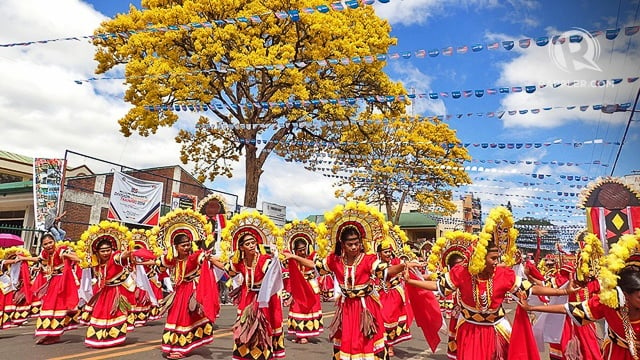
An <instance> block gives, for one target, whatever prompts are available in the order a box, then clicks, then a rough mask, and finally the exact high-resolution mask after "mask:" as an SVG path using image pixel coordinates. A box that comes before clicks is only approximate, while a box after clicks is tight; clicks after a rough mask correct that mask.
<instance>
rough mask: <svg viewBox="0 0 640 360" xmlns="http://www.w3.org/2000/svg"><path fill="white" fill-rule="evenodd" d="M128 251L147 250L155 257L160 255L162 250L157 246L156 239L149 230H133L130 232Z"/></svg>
mask: <svg viewBox="0 0 640 360" xmlns="http://www.w3.org/2000/svg"><path fill="white" fill-rule="evenodd" d="M129 249H130V250H136V249H147V250H149V251H151V252H153V253H154V254H155V255H156V256H160V255H162V252H163V250H162V248H161V247H160V246H158V237H157V236H156V235H154V234H153V231H151V230H145V229H133V230H131V241H129Z"/></svg>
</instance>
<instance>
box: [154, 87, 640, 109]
mask: <svg viewBox="0 0 640 360" xmlns="http://www.w3.org/2000/svg"><path fill="white" fill-rule="evenodd" d="M639 78H640V77H633V78H627V82H628V83H633V82H635V81H637V80H638V79H639ZM597 81H600V82H604V83H610V84H612V86H615V85H618V84H620V83H621V82H623V81H624V79H622V78H615V79H604V80H597ZM571 83H573V81H569V82H566V83H558V86H553V87H547V86H546V84H541V85H538V86H536V85H526V86H511V87H500V88H490V89H486V91H485V89H479V90H462V91H461V90H455V91H451V92H450V93H451V98H453V99H459V98H461V97H463V98H470V97H471V96H473V95H475V97H477V98H480V97H483V96H484V94H485V93H486V94H487V95H496V94H500V95H506V94H510V93H521V92H522V91H523V89H524V91H525V93H527V94H533V93H534V92H535V91H536V89H538V88H540V89H543V88H552V89H557V88H560V86H562V85H563V84H565V85H567V86H570V85H569V84H571ZM571 88H573V87H571ZM440 97H442V98H448V97H449V92H430V93H420V94H406V95H367V96H361V97H349V98H328V99H310V100H287V101H262V102H245V103H229V104H222V103H221V102H219V101H215V102H213V103H211V104H207V103H203V102H184V103H183V102H178V103H175V104H173V105H166V104H160V105H145V106H144V107H143V108H144V109H145V110H147V111H191V112H201V111H205V112H206V111H208V110H211V111H214V110H229V111H230V110H234V111H238V110H254V109H285V108H286V109H301V108H309V107H316V106H322V105H339V106H346V107H352V106H357V105H358V103H367V104H372V103H393V102H401V103H406V102H409V101H410V100H412V99H427V100H437V99H439V98H440ZM288 98H289V99H294V98H295V95H294V94H290V95H289V96H288ZM607 106H615V108H612V109H611V110H612V111H611V112H617V111H627V110H629V109H630V108H631V103H630V102H628V103H622V104H594V105H570V106H566V107H562V108H566V109H567V110H573V109H576V108H578V109H580V110H581V111H586V110H588V109H589V108H590V107H591V108H592V109H593V110H601V111H604V112H607V111H608V110H609V109H607V108H606V107H607ZM553 108H558V107H543V108H535V109H531V110H529V109H521V110H506V111H505V112H507V113H508V114H509V115H516V114H520V115H524V114H527V113H529V111H531V113H532V114H538V113H540V111H541V110H551V109H553ZM603 108H604V109H603ZM505 112H501V113H500V112H498V114H497V115H496V112H493V113H492V114H493V115H490V113H487V117H492V116H497V117H502V115H504V113H505ZM470 114H473V113H470ZM476 115H477V113H476ZM444 116H445V115H443V118H444ZM462 116H464V114H461V115H460V116H459V117H462ZM480 116H482V115H480Z"/></svg>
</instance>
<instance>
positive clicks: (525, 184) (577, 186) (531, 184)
mask: <svg viewBox="0 0 640 360" xmlns="http://www.w3.org/2000/svg"><path fill="white" fill-rule="evenodd" d="M565 178H566V176H565ZM472 180H478V181H495V182H501V183H516V184H521V185H524V186H540V185H551V186H556V185H560V184H562V182H560V181H555V182H552V183H550V182H544V181H542V182H540V181H539V182H525V181H510V180H502V179H490V178H485V177H477V176H476V177H473V178H472ZM568 180H573V175H571V179H568ZM568 186H569V187H571V188H576V189H582V188H585V187H587V186H586V185H580V184H569V185H568Z"/></svg>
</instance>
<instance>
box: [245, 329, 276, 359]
mask: <svg viewBox="0 0 640 360" xmlns="http://www.w3.org/2000/svg"><path fill="white" fill-rule="evenodd" d="M271 345H272V347H271V348H269V347H264V348H263V347H258V346H254V347H249V346H248V345H247V344H240V343H238V342H237V341H234V344H233V357H232V358H233V360H268V359H284V358H285V356H284V333H283V332H282V328H280V329H278V330H276V331H274V332H273V336H272V337H271Z"/></svg>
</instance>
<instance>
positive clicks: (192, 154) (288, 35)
mask: <svg viewBox="0 0 640 360" xmlns="http://www.w3.org/2000/svg"><path fill="white" fill-rule="evenodd" d="M320 5H326V1H324V0H291V1H283V0H242V1H240V0H217V1H210V0H182V1H180V0H175V1H167V0H142V8H143V9H137V8H135V7H133V6H132V7H130V9H129V12H128V13H126V14H119V15H117V16H116V17H115V18H113V19H110V20H107V21H105V22H103V23H102V24H101V26H100V27H99V28H98V29H97V30H96V34H105V33H108V34H118V33H120V34H123V33H124V34H126V36H108V37H107V36H102V37H100V36H97V37H96V38H95V40H94V44H95V45H96V47H97V51H96V55H95V58H96V60H97V61H98V67H97V70H96V72H97V73H104V72H106V71H108V70H110V69H112V68H114V67H116V66H117V65H120V64H125V76H126V80H125V83H126V85H127V90H126V93H125V101H127V102H129V103H131V104H132V105H133V107H132V108H131V110H130V111H129V112H128V113H127V114H126V115H125V116H124V118H122V119H120V120H119V123H120V127H121V132H122V133H123V134H124V135H125V136H129V135H131V134H132V133H133V132H138V133H139V134H140V135H143V136H148V135H150V134H153V133H155V132H156V131H157V129H158V128H159V127H162V126H173V125H174V124H175V123H176V122H177V121H178V115H177V114H176V113H175V112H174V111H173V110H172V109H173V108H172V106H174V105H179V104H186V105H189V104H191V105H194V106H195V105H197V104H203V103H205V104H211V103H215V104H220V105H222V108H223V109H219V108H217V107H215V106H212V107H211V108H210V111H211V113H209V112H207V113H206V114H207V115H206V116H200V118H199V119H198V120H197V123H196V124H195V127H193V128H185V129H181V130H180V132H179V135H178V136H177V137H176V141H177V142H178V143H180V144H182V149H181V159H182V161H183V162H184V163H187V162H193V163H194V164H195V170H196V174H197V175H198V178H199V179H200V180H201V181H204V180H206V179H209V180H213V179H214V178H215V177H216V176H219V175H224V176H228V177H230V176H231V171H232V165H233V162H235V161H239V160H240V158H241V157H242V156H244V160H245V165H246V185H245V196H244V199H245V200H244V202H245V203H244V205H245V206H249V207H255V205H256V202H257V196H258V184H259V180H260V176H261V174H262V166H263V165H264V163H265V161H266V160H267V158H268V156H269V155H270V154H271V153H272V152H275V153H277V154H279V155H282V156H284V157H285V158H288V159H289V160H293V159H295V157H296V156H297V155H296V154H297V153H296V152H293V151H290V150H291V149H290V147H291V145H290V144H291V142H289V140H292V139H295V138H296V137H298V136H299V135H298V134H299V133H301V132H302V130H301V129H304V131H305V132H308V133H313V134H316V135H321V136H324V135H326V134H328V133H330V132H332V131H339V130H336V129H337V128H335V127H329V126H326V123H327V122H332V121H335V120H345V119H348V118H350V117H352V116H353V115H354V114H356V113H358V112H360V111H363V109H365V108H368V109H372V108H380V109H384V110H385V111H389V110H391V111H401V110H402V107H403V106H404V105H403V104H400V103H395V104H394V103H384V102H382V103H373V104H363V106H360V107H351V106H344V105H340V104H332V103H328V102H326V103H325V102H323V103H319V104H317V105H314V106H291V107H288V106H282V107H281V106H269V107H268V108H258V107H255V106H253V107H252V108H248V107H246V106H242V105H244V104H249V103H250V104H256V103H272V104H277V103H278V102H281V103H282V104H284V103H285V102H287V101H297V100H299V101H303V100H304V101H310V100H315V99H335V98H357V97H363V96H367V95H376V94H384V95H400V94H406V91H405V89H404V88H403V87H402V86H401V85H399V84H397V83H394V82H392V81H391V80H389V78H388V77H387V76H386V75H385V74H384V72H383V71H382V69H383V67H384V65H385V62H383V61H350V62H348V63H347V64H342V63H339V64H328V65H326V66H325V65H324V64H322V63H319V62H318V61H317V60H322V59H336V58H338V59H341V58H349V59H352V58H354V57H359V58H361V57H364V56H375V55H376V54H380V53H382V54H384V53H387V52H388V48H389V46H391V45H394V44H395V43H396V40H395V39H394V38H391V37H390V35H389V32H390V30H391V28H390V26H389V24H388V23H387V22H386V21H385V20H382V19H380V18H379V17H378V16H376V14H375V12H374V10H373V8H371V7H370V6H364V5H359V6H358V7H357V8H355V9H351V8H348V9H345V10H343V11H331V12H329V13H327V14H324V13H321V12H318V11H314V12H313V13H306V12H304V11H300V13H299V19H293V18H291V17H287V18H285V19H278V18H277V17H276V16H275V15H274V14H275V13H276V12H278V11H285V12H286V11H288V10H291V9H304V8H308V7H317V6H320ZM254 16H259V20H260V21H257V20H258V19H257V18H255V17H254ZM240 18H243V19H245V20H246V21H233V22H235V23H233V24H232V23H230V22H231V21H230V22H228V23H227V24H226V25H221V26H219V25H217V24H216V23H215V21H216V20H218V21H220V20H224V19H240ZM205 23H206V24H207V25H206V26H204V25H203V24H205ZM185 24H186V25H190V24H198V25H197V26H195V27H193V26H180V25H185ZM167 29H168V30H167ZM132 30H133V31H134V32H133V33H132ZM314 60H316V61H314ZM285 64H295V66H284V65H285ZM151 105H156V106H157V105H161V106H165V107H164V108H162V110H159V111H149V110H148V108H145V106H151ZM238 105H240V106H238ZM210 114H213V115H212V116H211V115H210ZM320 120H322V122H320ZM276 123H279V124H280V126H274V125H275V124H276ZM218 125H222V126H218ZM283 125H284V126H283ZM302 125H304V126H302Z"/></svg>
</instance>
